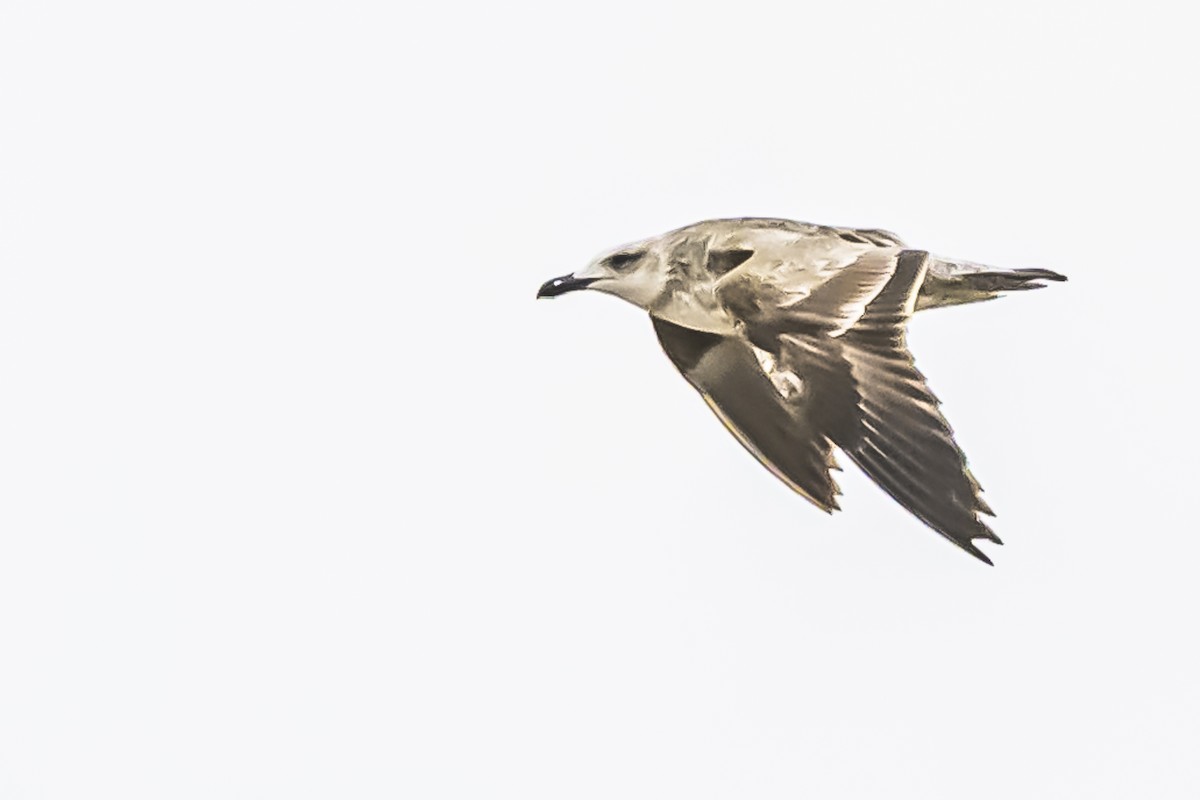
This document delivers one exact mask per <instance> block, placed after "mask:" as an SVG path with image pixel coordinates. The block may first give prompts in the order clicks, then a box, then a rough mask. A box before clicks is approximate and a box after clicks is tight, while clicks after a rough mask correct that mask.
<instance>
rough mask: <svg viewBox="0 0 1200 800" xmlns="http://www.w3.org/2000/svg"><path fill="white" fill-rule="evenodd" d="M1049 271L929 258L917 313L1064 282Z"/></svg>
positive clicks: (1057, 275) (1062, 276)
mask: <svg viewBox="0 0 1200 800" xmlns="http://www.w3.org/2000/svg"><path fill="white" fill-rule="evenodd" d="M1066 279H1067V276H1066V275H1060V274H1059V273H1057V272H1052V271H1050V270H1048V269H1014V270H1001V269H993V268H991V267H985V266H983V265H982V264H972V263H971V262H969V261H945V260H943V259H940V258H936V257H934V258H930V260H929V272H928V274H927V275H926V277H925V282H924V283H923V284H921V293H920V294H919V295H917V310H918V311H920V310H921V309H923V308H940V307H941V306H956V305H960V304H962V303H978V302H980V301H983V300H991V299H992V298H994V297H999V296H1000V294H1001V293H1002V292H1023V291H1026V290H1028V289H1041V288H1042V287H1044V286H1045V285H1046V284H1045V283H1043V281H1065V280H1066Z"/></svg>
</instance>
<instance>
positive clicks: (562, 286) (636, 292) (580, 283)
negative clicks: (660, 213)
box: [537, 239, 670, 310]
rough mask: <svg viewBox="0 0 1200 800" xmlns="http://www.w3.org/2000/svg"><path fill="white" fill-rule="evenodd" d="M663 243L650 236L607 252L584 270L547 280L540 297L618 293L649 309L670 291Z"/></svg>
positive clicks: (623, 297)
mask: <svg viewBox="0 0 1200 800" xmlns="http://www.w3.org/2000/svg"><path fill="white" fill-rule="evenodd" d="M659 245H660V243H659V242H658V241H656V240H653V239H649V240H646V241H642V242H636V243H634V244H629V245H625V246H624V247H619V248H617V249H616V250H613V251H610V252H608V253H605V254H604V255H602V256H600V257H599V258H597V259H595V260H594V261H592V263H590V264H588V265H587V266H586V267H584V268H583V269H581V270H577V271H575V272H572V273H571V274H570V275H563V276H562V277H559V278H554V279H552V280H548V281H546V282H545V283H544V284H542V288H540V289H538V294H537V296H538V297H539V298H543V297H558V296H559V295H562V294H566V293H567V292H573V291H576V290H579V289H595V290H596V291H599V292H605V293H607V294H611V295H615V296H617V297H619V298H621V299H622V300H626V301H628V302H630V303H633V304H634V305H635V306H638V307H639V308H644V309H647V310H649V309H650V308H651V307H653V306H654V305H655V304H656V303H657V302H658V301H659V298H660V297H661V296H662V295H663V293H664V291H666V288H667V283H668V281H669V279H670V274H669V272H670V270H669V269H668V268H667V267H668V265H667V263H666V262H667V259H665V258H663V257H662V251H661V248H660V246H659Z"/></svg>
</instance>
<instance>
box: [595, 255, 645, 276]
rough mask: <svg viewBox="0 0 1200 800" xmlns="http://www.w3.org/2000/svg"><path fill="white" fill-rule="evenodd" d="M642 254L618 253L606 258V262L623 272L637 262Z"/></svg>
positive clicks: (610, 266)
mask: <svg viewBox="0 0 1200 800" xmlns="http://www.w3.org/2000/svg"><path fill="white" fill-rule="evenodd" d="M642 255H643V254H642V253H617V254H615V255H611V256H609V257H608V258H607V259H605V262H604V263H605V264H607V265H608V266H609V268H611V269H613V270H615V271H617V272H623V271H625V270H627V269H629V268H630V267H631V266H633V265H634V264H635V263H637V262H638V260H640V259H641V257H642Z"/></svg>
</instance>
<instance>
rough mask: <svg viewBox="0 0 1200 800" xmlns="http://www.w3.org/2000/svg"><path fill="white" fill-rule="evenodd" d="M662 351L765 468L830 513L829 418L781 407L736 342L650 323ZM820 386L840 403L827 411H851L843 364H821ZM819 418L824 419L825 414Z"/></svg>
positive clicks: (743, 345)
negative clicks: (832, 390)
mask: <svg viewBox="0 0 1200 800" xmlns="http://www.w3.org/2000/svg"><path fill="white" fill-rule="evenodd" d="M651 319H652V320H653V322H654V330H655V332H656V333H657V334H658V340H659V342H661V343H662V347H663V350H664V351H665V352H666V354H667V356H668V357H669V358H670V359H671V361H672V362H674V364H675V366H676V367H678V368H679V371H680V372H682V373H683V375H684V377H685V378H687V379H688V381H689V382H690V383H691V384H692V386H694V387H695V388H696V390H697V391H699V392H700V394H701V396H703V397H704V400H705V401H706V402H707V403H708V405H709V407H710V408H712V410H713V411H714V412H715V413H716V415H717V416H718V417H719V418H720V419H721V421H722V422H723V423H724V424H725V427H726V428H728V429H729V431H730V432H731V433H732V434H733V435H734V436H735V437H737V440H738V441H739V442H741V443H742V445H743V446H744V447H745V448H746V449H747V450H749V451H750V452H751V453H752V454H753V455H754V457H755V458H757V459H758V460H759V461H760V462H762V464H763V465H764V466H766V467H767V469H769V470H771V472H773V473H774V474H775V475H776V476H777V477H779V478H780V480H782V481H783V482H784V483H786V484H787V485H788V486H790V487H791V488H792V489H794V490H795V491H796V492H798V493H800V494H801V495H803V496H804V497H806V498H807V499H808V500H811V501H812V502H813V503H814V504H815V505H816V506H818V507H819V508H821V509H822V510H824V511H826V512H831V511H833V510H834V509H836V508H838V504H837V499H836V496H837V495H838V494H839V493H840V491H839V489H838V486H837V484H836V483H835V482H834V480H833V478H832V477H831V476H830V474H829V470H830V468H831V467H835V464H834V462H833V453H832V449H833V447H832V445H831V444H830V441H829V437H828V435H827V429H828V428H831V427H834V426H835V424H834V421H833V420H832V419H825V418H823V417H822V415H821V414H820V413H819V412H818V413H817V414H815V415H813V414H810V413H807V411H811V409H806V408H805V407H804V406H803V405H801V404H796V403H793V402H789V400H788V399H786V398H785V397H784V395H783V394H782V393H781V392H780V391H779V388H778V387H777V386H776V385H775V384H774V383H773V382H772V381H771V378H770V377H768V375H767V373H766V372H765V371H764V370H763V367H762V364H761V363H760V362H759V360H758V358H757V357H756V356H755V354H754V351H753V350H752V349H751V346H750V345H749V344H748V343H747V342H746V341H744V340H742V339H741V338H740V337H736V336H721V335H719V334H714V333H705V332H702V331H696V330H692V329H691V328H684V327H681V326H679V325H675V324H674V323H671V322H667V321H665V320H662V319H658V318H657V317H652V318H651ZM828 368H829V370H830V371H831V374H830V375H828V376H827V380H826V381H825V382H826V383H828V384H829V385H831V386H834V385H836V386H841V387H842V388H843V389H844V390H845V391H846V396H845V397H843V398H840V404H838V405H830V406H829V407H828V409H827V411H828V412H832V413H833V414H837V413H840V412H839V411H838V408H839V405H840V407H841V408H843V409H851V408H853V407H854V396H853V393H852V392H853V390H852V387H851V377H850V371H849V365H847V364H845V363H844V362H840V363H833V364H830V365H828ZM826 416H829V414H828V413H827V414H826Z"/></svg>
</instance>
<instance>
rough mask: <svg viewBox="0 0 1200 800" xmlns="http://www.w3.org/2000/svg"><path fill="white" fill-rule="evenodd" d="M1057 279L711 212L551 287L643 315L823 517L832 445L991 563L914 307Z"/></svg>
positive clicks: (862, 237)
mask: <svg viewBox="0 0 1200 800" xmlns="http://www.w3.org/2000/svg"><path fill="white" fill-rule="evenodd" d="M1047 280H1050V281H1064V280H1066V278H1065V277H1064V276H1062V275H1059V274H1058V273H1056V272H1051V271H1050V270H1045V269H1018V270H998V269H992V268H989V267H985V266H982V265H980V264H975V263H971V262H966V261H952V260H947V259H943V258H940V257H938V256H935V255H932V254H930V253H929V252H927V251H924V250H913V249H909V248H907V247H905V245H904V243H903V242H902V241H901V240H900V239H899V238H898V237H897V236H896V235H895V234H892V233H888V232H887V231H882V230H874V229H856V228H838V227H830V226H825V225H814V224H810V223H805V222H795V221H792V220H785V219H757V218H741V219H717V220H708V221H705V222H699V223H696V224H694V225H688V226H686V227H683V228H679V229H677V230H673V231H670V232H668V233H665V234H663V235H661V236H657V237H654V238H651V239H646V240H643V241H640V242H636V243H634V244H629V245H625V246H623V247H620V248H617V249H616V250H613V251H610V252H607V253H605V254H604V255H603V256H601V257H600V258H597V259H596V260H594V261H593V262H592V263H591V264H589V265H588V266H587V267H585V268H584V269H582V270H579V271H578V272H575V273H572V274H570V275H564V276H562V277H560V278H554V279H553V280H549V281H547V282H546V283H545V284H543V285H542V287H541V288H540V289H539V290H538V293H537V296H538V297H539V298H543V297H558V296H559V295H563V294H566V293H568V292H573V291H576V290H580V289H594V290H597V291H600V292H605V293H607V294H611V295H615V296H617V297H619V298H621V299H623V300H626V301H628V302H630V303H632V304H634V305H635V306H638V307H639V308H642V309H644V310H645V311H648V312H649V314H650V319H651V321H652V323H653V325H654V331H655V333H656V334H657V335H658V340H659V342H660V343H661V345H662V348H663V350H664V351H665V352H666V354H667V357H668V358H669V359H670V360H671V361H672V362H673V363H674V364H675V366H676V367H677V368H678V369H679V371H680V372H681V373H683V376H684V377H685V378H686V379H687V380H688V382H689V383H691V384H692V386H693V387H695V389H696V390H697V391H698V392H699V393H700V395H701V396H702V397H703V398H704V400H705V402H707V403H708V405H709V407H710V408H711V409H712V410H713V411H714V412H715V413H716V415H717V417H718V418H720V420H721V422H722V423H724V425H725V427H726V428H727V429H728V430H729V431H730V432H731V433H732V434H733V435H734V436H735V437H736V438H737V440H738V441H739V442H740V443H741V444H742V445H743V446H744V447H745V448H746V449H747V450H749V451H750V453H752V454H753V455H754V457H755V458H757V459H758V460H759V461H760V462H761V463H762V464H763V466H765V467H766V468H767V469H769V470H770V471H771V472H772V473H773V474H774V475H775V476H776V477H777V478H779V479H780V480H781V481H783V482H784V483H785V484H787V485H788V486H789V487H790V488H791V489H793V490H794V491H795V492H797V493H798V494H800V495H801V496H803V497H805V498H806V499H808V500H809V501H810V502H812V503H813V504H814V505H816V506H817V507H818V508H820V509H822V510H823V511H825V512H827V513H832V512H833V511H834V510H837V509H838V508H839V506H838V503H837V497H838V495H840V494H841V490H840V489H839V488H838V485H837V483H836V482H835V481H834V480H833V478H832V476H831V475H830V471H831V470H834V469H840V468H839V467H838V466H837V463H836V462H835V460H834V450H835V448H836V449H837V450H840V451H841V452H842V453H844V454H845V456H846V457H847V458H849V459H850V460H851V461H853V462H854V463H855V464H856V465H858V467H859V468H860V469H862V471H863V472H864V473H866V474H867V476H868V477H870V478H871V479H872V480H873V481H874V482H875V483H876V484H878V485H879V487H880V488H882V489H883V490H884V491H885V492H887V493H888V494H889V495H891V496H892V497H893V498H894V499H895V500H896V501H897V502H899V503H900V505H902V506H904V508H906V509H907V510H908V511H909V512H911V513H912V514H913V515H914V516H916V517H917V518H918V519H920V520H921V521H922V522H924V523H925V524H926V525H928V526H929V527H930V528H932V529H933V530H935V531H937V532H938V533H939V534H941V535H942V536H944V537H945V538H946V539H948V540H950V541H951V542H953V543H954V544H955V545H957V546H958V547H960V548H962V549H963V550H965V551H966V552H968V553H970V554H971V555H973V556H975V557H976V558H978V559H980V560H981V561H983V562H985V563H987V564H991V563H992V561H991V559H989V558H988V556H987V555H986V554H984V552H983V551H982V550H980V549H979V547H977V546H976V545H975V540H977V539H986V540H988V541H992V542H995V543H996V544H1002V542H1001V541H1000V538H999V537H998V536H996V534H995V533H993V532H992V530H991V529H990V528H989V527H988V526H987V525H986V524H985V523H984V522H983V521H982V519H981V518H980V517H981V516H982V515H988V516H995V514H994V513H993V512H992V510H991V509H990V508H989V507H988V505H987V503H985V502H984V500H983V498H982V497H981V496H980V495H981V491H982V490H981V488H980V486H979V484H978V483H977V482H976V480H975V478H974V477H973V476H972V475H971V471H970V469H968V467H967V460H966V457H965V456H964V454H963V452H962V450H960V449H959V447H958V445H957V443H956V442H955V440H954V434H953V431H952V430H951V428H950V425H949V423H948V422H947V421H946V418H945V417H944V416H943V415H942V412H941V410H940V409H939V405H940V403H939V401H938V399H937V398H936V397H934V395H933V393H932V392H930V390H929V387H928V386H927V385H926V382H925V378H924V376H923V375H922V374H921V373H920V372H918V371H917V369H916V367H915V366H914V365H913V358H912V355H911V354H910V353H909V351H908V345H907V344H906V342H905V326H906V325H907V323H908V320H909V318H910V317H911V316H912V315H913V313H914V312H915V311H918V310H921V309H925V308H937V307H940V306H949V305H957V304H961V303H974V302H978V301H983V300H990V299H992V298H994V297H997V296H999V295H1000V294H1001V293H1003V292H1012V291H1023V290H1028V289H1036V288H1041V287H1043V286H1045V283H1043V281H1047Z"/></svg>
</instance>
